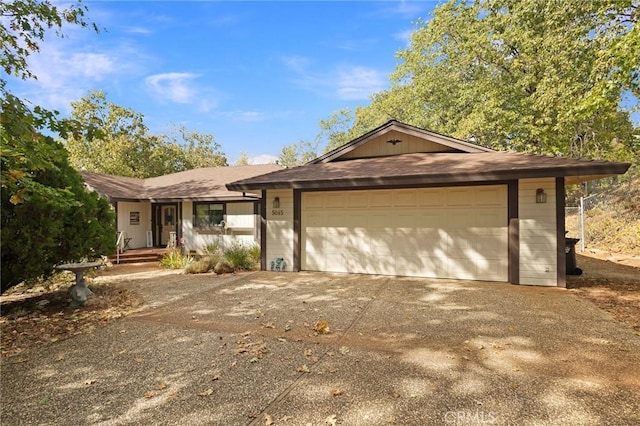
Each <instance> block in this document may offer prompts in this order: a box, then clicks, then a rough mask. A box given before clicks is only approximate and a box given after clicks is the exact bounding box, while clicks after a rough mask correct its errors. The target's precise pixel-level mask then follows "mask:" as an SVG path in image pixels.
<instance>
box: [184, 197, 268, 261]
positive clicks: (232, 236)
mask: <svg viewBox="0 0 640 426" xmlns="http://www.w3.org/2000/svg"><path fill="white" fill-rule="evenodd" d="M225 222H226V223H227V230H226V231H225V232H220V233H216V232H207V233H200V232H198V230H197V229H194V227H193V202H191V201H185V202H183V203H182V241H183V244H184V248H185V249H186V250H187V251H188V252H191V253H197V254H204V253H205V249H206V247H207V246H210V245H213V244H217V245H219V246H223V247H224V246H226V245H228V244H231V243H232V242H233V241H240V242H241V243H242V244H244V245H247V246H249V245H253V244H258V241H257V240H256V237H255V235H256V230H255V223H256V219H255V215H254V214H253V203H251V202H249V203H228V204H227V214H226V216H225Z"/></svg>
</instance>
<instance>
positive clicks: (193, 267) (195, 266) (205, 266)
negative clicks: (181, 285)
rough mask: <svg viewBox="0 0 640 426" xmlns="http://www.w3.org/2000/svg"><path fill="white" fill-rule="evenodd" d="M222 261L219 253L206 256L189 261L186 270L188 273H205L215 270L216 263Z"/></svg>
mask: <svg viewBox="0 0 640 426" xmlns="http://www.w3.org/2000/svg"><path fill="white" fill-rule="evenodd" d="M219 261H220V256H219V255H210V256H204V257H202V258H200V259H198V260H195V261H193V262H191V263H189V264H188V265H187V266H186V267H185V269H184V272H185V273H187V274H204V273H206V272H211V271H213V268H215V267H216V264H217V263H218V262H219Z"/></svg>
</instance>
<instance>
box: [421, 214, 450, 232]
mask: <svg viewBox="0 0 640 426" xmlns="http://www.w3.org/2000/svg"><path fill="white" fill-rule="evenodd" d="M446 226H447V216H446V215H445V214H444V213H440V212H434V211H422V212H421V213H420V215H419V216H418V217H417V218H416V227H419V228H425V229H440V228H443V227H446Z"/></svg>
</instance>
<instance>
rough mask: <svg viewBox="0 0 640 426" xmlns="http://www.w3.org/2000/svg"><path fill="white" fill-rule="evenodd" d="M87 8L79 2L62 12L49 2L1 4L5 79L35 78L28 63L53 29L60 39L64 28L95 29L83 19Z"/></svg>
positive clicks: (7, 1) (0, 57)
mask: <svg viewBox="0 0 640 426" xmlns="http://www.w3.org/2000/svg"><path fill="white" fill-rule="evenodd" d="M86 12H87V7H86V6H83V5H82V4H81V3H80V2H77V3H75V4H71V5H67V6H66V7H65V8H64V9H62V8H60V7H59V6H57V5H55V4H52V2H50V1H38V0H3V1H2V2H0V17H2V19H0V24H1V25H0V40H2V55H0V66H2V68H3V69H4V72H5V73H6V74H7V75H13V76H15V77H18V78H20V79H23V80H26V79H29V78H35V75H33V74H32V73H31V71H30V70H29V67H28V64H27V59H28V58H29V56H30V55H31V54H32V53H34V52H38V51H39V50H40V43H41V42H42V41H43V40H44V37H45V34H46V32H47V30H51V29H53V30H54V31H55V34H56V35H57V36H62V33H61V30H62V27H63V26H64V25H68V24H73V25H79V26H81V27H91V28H93V29H94V30H95V31H96V32H97V31H98V27H97V26H96V25H95V24H94V23H91V22H88V21H87V20H86V19H85V14H86Z"/></svg>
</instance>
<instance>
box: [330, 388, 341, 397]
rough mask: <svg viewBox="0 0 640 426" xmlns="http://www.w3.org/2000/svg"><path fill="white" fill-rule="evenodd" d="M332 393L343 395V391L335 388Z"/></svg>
mask: <svg viewBox="0 0 640 426" xmlns="http://www.w3.org/2000/svg"><path fill="white" fill-rule="evenodd" d="M331 395H333V396H338V395H342V391H341V390H340V389H334V390H332V391H331Z"/></svg>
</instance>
